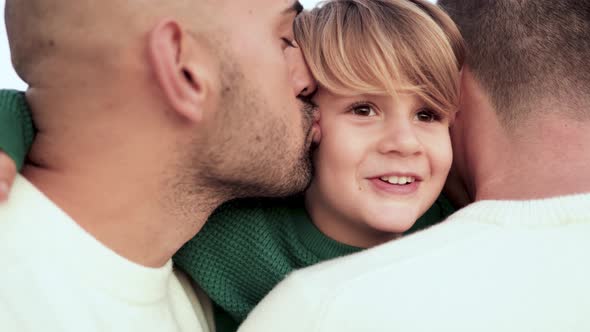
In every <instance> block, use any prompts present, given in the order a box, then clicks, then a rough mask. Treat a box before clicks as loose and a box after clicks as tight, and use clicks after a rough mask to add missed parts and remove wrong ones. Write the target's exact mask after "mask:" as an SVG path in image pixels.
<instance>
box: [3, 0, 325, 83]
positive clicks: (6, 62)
mask: <svg viewBox="0 0 590 332" xmlns="http://www.w3.org/2000/svg"><path fill="white" fill-rule="evenodd" d="M170 1H174V0H170ZM300 1H301V3H302V4H303V6H305V8H311V7H313V6H314V5H315V4H316V3H317V2H318V0H300ZM4 4H5V0H0V8H1V9H0V11H1V12H2V15H0V89H7V88H10V89H19V90H23V89H25V88H26V84H25V83H24V82H23V81H21V80H20V78H19V77H18V76H17V75H16V73H15V72H14V70H13V69H12V65H11V63H10V50H9V47H8V41H7V40H6V26H5V25H4Z"/></svg>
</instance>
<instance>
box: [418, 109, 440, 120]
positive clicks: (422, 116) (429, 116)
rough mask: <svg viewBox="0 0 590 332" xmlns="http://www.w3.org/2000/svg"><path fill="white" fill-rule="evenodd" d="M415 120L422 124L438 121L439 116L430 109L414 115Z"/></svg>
mask: <svg viewBox="0 0 590 332" xmlns="http://www.w3.org/2000/svg"><path fill="white" fill-rule="evenodd" d="M416 119H418V121H422V122H435V121H440V120H441V116H440V115H439V114H438V113H437V112H435V111H433V110H431V109H422V110H421V111H419V112H418V113H416Z"/></svg>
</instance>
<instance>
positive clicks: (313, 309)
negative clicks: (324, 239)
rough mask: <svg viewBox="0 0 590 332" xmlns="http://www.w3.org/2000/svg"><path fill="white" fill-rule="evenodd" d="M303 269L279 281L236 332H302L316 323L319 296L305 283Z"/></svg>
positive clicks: (318, 312)
mask: <svg viewBox="0 0 590 332" xmlns="http://www.w3.org/2000/svg"><path fill="white" fill-rule="evenodd" d="M305 275H306V274H305V272H304V271H300V272H295V273H293V274H291V275H290V276H289V277H287V279H285V280H284V281H283V282H281V283H279V285H277V286H276V287H275V288H274V289H273V290H272V291H271V292H270V293H269V294H268V295H267V296H266V297H265V298H264V299H263V300H262V301H261V302H260V304H258V305H257V306H256V307H255V308H254V310H253V311H252V312H251V313H250V315H249V316H248V318H247V319H246V321H245V322H244V323H243V324H242V325H241V326H240V328H239V330H238V332H267V331H268V332H276V331H281V332H291V331H292V332H301V331H312V330H313V329H314V327H315V326H317V323H318V319H319V317H320V316H319V314H320V306H321V303H320V301H321V298H322V296H320V295H319V292H314V290H316V291H319V290H318V289H314V286H312V285H309V284H307V283H306V282H305Z"/></svg>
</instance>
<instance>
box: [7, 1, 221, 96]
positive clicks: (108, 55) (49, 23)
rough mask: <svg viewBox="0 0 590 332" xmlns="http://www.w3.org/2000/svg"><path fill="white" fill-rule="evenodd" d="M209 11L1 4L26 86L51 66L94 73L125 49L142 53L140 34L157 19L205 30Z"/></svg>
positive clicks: (141, 5)
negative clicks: (87, 66) (89, 67)
mask: <svg viewBox="0 0 590 332" xmlns="http://www.w3.org/2000/svg"><path fill="white" fill-rule="evenodd" d="M212 8H214V7H213V6H212V3H211V2H210V1H204V0H200V1H195V0H192V1H191V0H175V1H167V0H150V1H145V0H127V1H121V0H76V1H63V0H7V1H6V10H5V15H6V28H7V33H8V39H9V43H10V49H11V53H12V62H13V65H14V67H15V69H16V71H17V73H18V74H19V75H20V76H21V77H22V78H23V80H24V81H26V82H27V83H29V84H31V85H33V84H36V83H39V81H41V80H43V79H44V77H47V76H48V75H47V73H46V68H47V67H51V66H55V65H56V62H57V63H65V64H68V65H71V66H73V68H74V67H75V65H76V64H80V62H82V63H84V62H88V63H90V62H91V63H92V64H93V67H95V68H97V69H98V68H100V67H104V66H108V65H112V64H113V62H116V61H119V60H121V59H122V57H121V55H122V52H125V51H128V50H129V49H130V48H134V47H143V46H142V45H143V43H142V40H143V39H144V38H145V36H146V34H147V33H148V32H149V30H150V29H151V28H152V27H153V25H154V24H156V23H157V22H158V20H161V19H163V18H171V19H174V20H177V21H178V22H181V23H182V24H183V25H184V27H185V28H186V29H188V30H190V31H191V32H194V33H199V30H200V29H201V28H202V27H206V28H208V29H210V28H211V27H212V26H213V25H214V21H215V20H214V18H215V12H216V11H215V10H212ZM205 13H206V14H205ZM62 70H64V69H62ZM65 70H67V69H65ZM53 79H55V77H53Z"/></svg>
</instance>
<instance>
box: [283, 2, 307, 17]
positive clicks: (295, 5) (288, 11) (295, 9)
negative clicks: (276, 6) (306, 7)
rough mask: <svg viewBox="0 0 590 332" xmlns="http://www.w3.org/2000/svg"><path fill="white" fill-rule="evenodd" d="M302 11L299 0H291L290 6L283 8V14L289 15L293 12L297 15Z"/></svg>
mask: <svg viewBox="0 0 590 332" xmlns="http://www.w3.org/2000/svg"><path fill="white" fill-rule="evenodd" d="M302 11H303V5H302V4H301V3H300V2H299V1H295V2H293V4H292V5H291V7H289V8H287V9H285V10H283V15H289V14H291V13H293V12H295V16H297V15H299V14H300V13H301V12H302Z"/></svg>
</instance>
